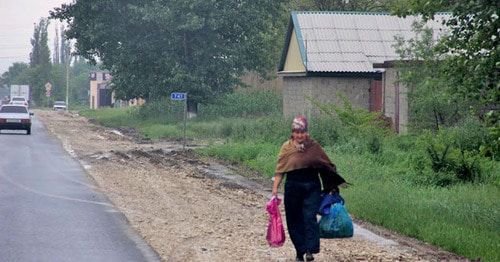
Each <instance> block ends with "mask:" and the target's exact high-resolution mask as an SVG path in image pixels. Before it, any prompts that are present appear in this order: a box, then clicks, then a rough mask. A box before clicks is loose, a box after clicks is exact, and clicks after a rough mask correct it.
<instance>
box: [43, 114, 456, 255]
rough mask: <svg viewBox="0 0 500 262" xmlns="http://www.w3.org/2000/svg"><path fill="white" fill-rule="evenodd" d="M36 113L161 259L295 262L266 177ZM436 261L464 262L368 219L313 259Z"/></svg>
mask: <svg viewBox="0 0 500 262" xmlns="http://www.w3.org/2000/svg"><path fill="white" fill-rule="evenodd" d="M35 116H36V117H37V118H38V119H40V120H41V121H42V122H43V123H44V124H45V126H46V128H47V129H48V130H49V132H50V133H51V134H52V135H54V136H55V137H57V138H58V139H59V140H60V141H61V143H62V145H63V146H64V148H65V149H66V150H67V151H68V152H69V153H70V154H72V155H73V156H74V157H75V158H77V159H78V160H79V161H80V163H82V166H83V167H84V168H85V169H86V170H87V173H88V174H89V177H90V179H91V180H92V181H93V183H94V185H89V186H95V187H97V188H98V190H100V191H101V192H103V193H104V194H106V195H107V196H108V197H109V199H110V200H111V201H112V202H113V203H114V205H115V206H116V207H117V209H119V210H120V211H121V212H123V214H124V215H125V216H126V217H127V219H128V220H129V222H130V224H131V226H132V227H133V228H134V229H135V230H137V231H138V232H139V234H140V235H142V236H143V238H144V239H145V240H146V241H147V242H148V243H149V244H150V245H151V246H152V248H153V249H154V250H155V251H156V252H158V254H159V255H160V257H161V258H162V260H164V261H293V258H294V255H295V252H294V249H293V246H292V243H291V241H290V240H289V239H287V240H286V242H285V245H284V246H283V247H281V248H271V247H269V246H268V245H267V242H266V240H265V232H266V225H267V213H266V211H265V204H266V202H267V200H268V196H269V191H268V190H269V189H270V187H271V184H270V183H269V181H260V180H259V179H253V180H252V179H247V178H242V177H240V176H237V175H236V176H235V175H233V176H230V177H226V174H224V173H225V172H226V171H224V168H225V167H224V166H218V165H216V164H210V163H207V161H206V160H205V161H201V160H199V159H198V158H196V156H195V155H194V154H192V153H191V152H190V151H188V152H186V153H183V152H182V151H180V150H179V149H180V145H179V144H178V143H175V142H155V143H151V142H147V141H146V142H145V141H141V140H140V139H136V138H134V137H133V136H132V137H131V136H128V135H123V134H122V133H121V132H118V131H116V130H111V129H106V128H103V127H101V126H98V125H95V124H93V123H92V121H89V120H87V119H86V118H83V117H80V116H78V115H77V114H69V113H65V112H53V111H40V110H38V111H35ZM227 170H232V172H233V173H234V169H227ZM281 208H282V209H283V207H282V206H281ZM283 216H284V214H283ZM359 224H363V226H360V225H359ZM366 228H370V229H372V231H375V232H377V233H378V234H379V235H383V237H382V236H379V235H377V234H374V233H373V232H372V231H369V230H367V229H366ZM287 237H288V235H287ZM439 260H447V261H450V260H461V261H465V260H464V259H461V258H459V257H457V256H455V255H453V254H450V253H447V252H444V251H441V250H439V249H436V248H434V247H431V246H428V245H425V244H422V243H420V242H418V241H415V240H412V239H409V238H403V237H401V236H397V235H395V234H392V233H390V232H389V231H387V230H384V229H381V228H376V227H373V226H370V225H369V224H366V223H358V224H357V226H356V228H355V236H354V237H353V238H350V239H323V240H321V253H320V254H318V255H317V256H316V261H439Z"/></svg>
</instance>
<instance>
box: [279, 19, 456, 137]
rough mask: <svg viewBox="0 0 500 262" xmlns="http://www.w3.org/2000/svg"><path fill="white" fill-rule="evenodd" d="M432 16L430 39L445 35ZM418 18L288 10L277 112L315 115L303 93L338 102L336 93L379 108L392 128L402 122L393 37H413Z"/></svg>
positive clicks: (402, 90)
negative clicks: (281, 87) (278, 110)
mask: <svg viewBox="0 0 500 262" xmlns="http://www.w3.org/2000/svg"><path fill="white" fill-rule="evenodd" d="M446 17H448V16H447V15H439V14H438V15H436V16H435V20H434V21H429V22H428V23H427V25H426V26H427V27H429V28H431V29H432V30H433V33H434V36H433V37H434V38H435V39H438V38H440V37H441V36H442V35H444V34H446V32H447V30H446V27H445V26H444V25H443V24H442V23H441V20H443V19H445V18H446ZM418 19H419V18H418V17H415V16H408V17H406V18H400V17H397V16H391V15H389V14H386V13H364V12H292V14H291V19H290V23H289V27H288V31H287V37H286V41H285V46H284V49H283V53H282V56H281V61H280V64H279V68H278V75H280V76H282V77H283V113H284V115H286V116H292V115H295V114H306V115H311V114H312V115H316V114H319V110H318V109H316V108H314V107H313V106H312V105H311V103H310V102H309V101H308V100H307V97H310V98H313V99H315V100H318V101H320V102H328V103H336V104H340V103H341V100H340V98H339V97H338V95H337V93H338V92H341V93H343V94H344V95H346V96H347V97H348V98H349V100H350V102H351V103H352V105H353V106H357V107H361V108H365V109H368V110H370V111H378V112H381V113H382V114H383V115H384V116H386V117H388V118H390V119H391V122H392V125H393V127H394V129H395V130H396V131H398V132H405V131H406V126H407V124H408V100H407V91H406V87H405V86H404V85H402V84H400V83H398V72H397V70H396V69H395V68H394V62H393V61H395V60H398V59H399V57H398V55H397V54H396V51H395V47H394V45H395V44H396V40H395V36H402V37H403V38H404V39H410V38H413V37H414V36H415V33H414V32H413V31H412V24H413V23H414V21H417V20H418Z"/></svg>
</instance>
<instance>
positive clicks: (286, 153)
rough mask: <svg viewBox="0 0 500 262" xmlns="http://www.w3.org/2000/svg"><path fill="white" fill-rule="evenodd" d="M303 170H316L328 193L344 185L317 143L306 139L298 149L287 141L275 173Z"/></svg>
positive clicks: (280, 154)
mask: <svg viewBox="0 0 500 262" xmlns="http://www.w3.org/2000/svg"><path fill="white" fill-rule="evenodd" d="M303 168H315V169H317V170H318V172H319V173H320V176H321V181H322V183H323V188H324V189H325V190H328V191H330V190H331V189H333V188H335V187H337V186H338V185H340V184H343V183H345V180H344V179H343V178H342V177H341V176H340V175H338V174H337V168H336V167H335V165H334V164H333V163H332V161H330V158H328V156H327V155H326V153H325V151H324V150H323V148H322V147H321V145H320V144H319V143H318V142H316V141H314V140H313V139H307V140H306V141H304V144H303V147H302V148H300V147H297V146H295V144H294V142H293V140H292V139H289V140H288V141H286V142H285V143H284V144H283V145H282V146H281V150H280V153H279V155H278V164H277V165H276V171H275V172H276V173H282V174H283V173H287V172H290V171H293V170H297V169H303Z"/></svg>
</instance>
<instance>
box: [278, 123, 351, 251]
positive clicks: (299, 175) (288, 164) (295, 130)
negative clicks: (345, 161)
mask: <svg viewBox="0 0 500 262" xmlns="http://www.w3.org/2000/svg"><path fill="white" fill-rule="evenodd" d="M307 125H308V123H307V119H306V117H304V116H297V117H295V118H294V119H293V123H292V136H291V138H290V139H289V140H287V141H286V142H285V143H284V144H283V145H282V146H281V150H280V153H279V156H278V163H277V165H276V172H275V176H274V185H273V191H272V194H273V195H277V194H278V188H279V185H280V183H281V181H282V179H283V177H284V176H286V183H285V199H284V201H285V213H286V223H287V227H288V233H289V234H290V239H291V240H292V243H293V245H294V247H295V251H296V252H297V257H296V261H304V256H305V259H306V261H312V260H314V256H313V254H317V253H319V246H320V243H319V242H320V241H319V225H318V221H317V218H316V214H317V212H318V208H319V205H320V202H321V191H322V188H321V187H322V186H323V192H332V191H334V190H338V186H339V185H341V184H343V183H345V180H344V179H343V178H342V177H341V176H339V175H338V174H337V170H336V167H335V165H334V164H333V163H332V162H331V161H330V159H329V158H328V156H327V155H326V153H325V152H324V150H323V148H322V147H321V146H320V145H319V144H318V142H316V141H314V140H313V139H311V138H310V137H309V134H308V132H307Z"/></svg>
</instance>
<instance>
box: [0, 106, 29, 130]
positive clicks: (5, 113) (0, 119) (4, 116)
mask: <svg viewBox="0 0 500 262" xmlns="http://www.w3.org/2000/svg"><path fill="white" fill-rule="evenodd" d="M32 115H33V113H30V112H29V111H28V107H27V106H23V105H3V106H1V107H0V130H2V129H10V130H26V134H28V135H31V116H32Z"/></svg>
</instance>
